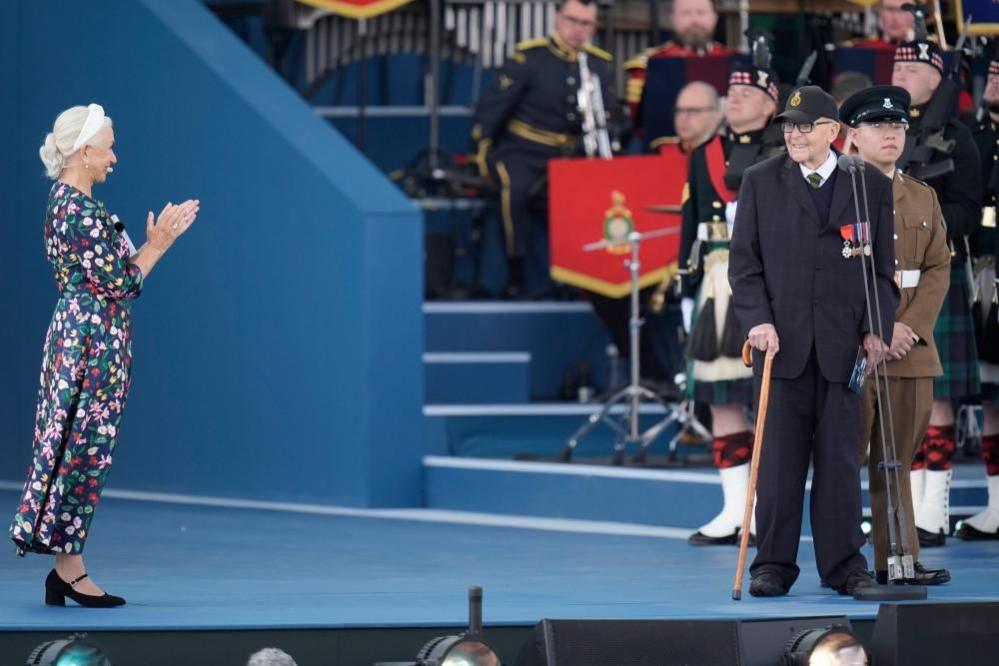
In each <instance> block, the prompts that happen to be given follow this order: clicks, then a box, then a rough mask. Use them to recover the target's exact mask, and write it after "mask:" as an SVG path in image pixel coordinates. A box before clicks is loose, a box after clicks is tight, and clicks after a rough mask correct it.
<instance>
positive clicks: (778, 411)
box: [729, 86, 898, 596]
mask: <svg viewBox="0 0 999 666" xmlns="http://www.w3.org/2000/svg"><path fill="white" fill-rule="evenodd" d="M838 117H839V112H838V110H837V108H836V102H835V101H834V100H833V98H832V97H831V96H830V95H829V94H828V93H826V92H825V91H823V90H822V89H821V88H818V87H816V86H805V87H802V88H799V89H798V90H796V91H794V93H792V94H791V96H790V97H789V98H788V101H787V105H786V107H785V110H784V112H783V113H782V114H780V115H779V116H778V117H777V119H778V121H779V122H781V125H782V129H783V132H784V140H785V143H786V144H787V155H786V156H777V157H774V158H771V159H769V160H766V161H765V162H761V163H760V164H757V165H755V166H753V167H750V168H749V169H748V170H747V171H746V173H745V175H744V176H743V180H742V187H741V189H740V191H739V208H738V210H737V211H736V217H735V225H734V226H735V229H734V232H733V237H732V245H731V256H730V264H729V280H730V282H731V285H732V302H733V304H734V307H735V311H736V314H737V315H738V317H739V321H740V323H741V324H742V327H743V330H744V331H745V332H746V334H747V337H748V338H749V342H750V344H751V345H752V347H753V348H754V353H753V355H754V364H753V365H754V369H755V372H756V375H757V376H756V391H757V393H759V389H760V376H759V373H760V368H762V366H763V363H762V360H763V354H768V355H772V356H773V357H774V359H773V375H772V377H773V381H772V385H771V392H770V409H769V414H768V416H767V418H768V423H767V430H766V441H765V442H764V445H763V450H762V453H761V459H760V474H759V483H758V485H757V496H758V500H759V501H758V504H757V509H756V529H757V533H756V538H757V555H756V559H755V560H754V561H753V564H752V566H751V567H750V573H751V575H752V583H751V584H750V588H749V591H750V594H752V595H754V596H781V595H785V594H787V592H788V591H789V590H790V588H791V586H792V585H793V584H794V582H795V580H796V579H797V577H798V573H799V569H798V566H797V564H796V560H797V556H798V543H799V540H800V537H801V515H802V508H803V506H802V505H803V500H804V493H805V481H806V477H807V475H808V463H809V459H812V461H813V465H814V474H813V478H812V495H811V519H812V534H813V536H814V540H815V560H816V564H817V565H818V570H819V575H820V576H821V578H822V580H823V581H825V582H826V583H827V584H828V585H829V586H830V587H832V588H833V589H835V590H836V591H838V592H839V593H840V594H850V595H852V594H853V593H854V592H855V591H856V590H857V589H859V588H861V587H868V586H873V585H876V584H877V582H876V580H875V578H874V576H873V575H872V574H871V573H870V572H869V571H868V570H867V561H866V560H865V559H864V556H863V555H862V554H861V553H860V548H861V546H862V545H863V543H864V535H863V533H862V532H861V530H860V516H861V514H860V511H861V503H860V465H859V461H858V460H857V448H856V447H857V444H856V443H857V441H858V440H859V439H860V431H861V427H862V423H863V421H862V417H861V410H860V398H859V396H858V394H857V393H856V392H854V390H851V388H850V378H851V375H852V374H853V371H854V368H855V365H856V361H857V359H858V358H859V357H862V356H863V354H864V353H866V357H867V361H868V369H869V370H870V369H871V368H873V365H874V364H875V363H877V362H879V361H880V360H881V357H882V355H883V354H884V353H885V352H886V351H887V349H888V347H887V345H886V342H889V341H890V335H891V331H892V327H893V325H894V312H895V308H896V306H897V305H898V293H897V289H896V288H895V284H894V281H893V276H894V259H895V255H894V251H895V249H894V244H893V241H892V232H893V218H892V198H891V196H892V195H891V185H890V181H889V180H888V178H887V177H885V176H884V175H883V174H881V173H880V172H878V171H877V169H874V168H871V169H869V170H867V173H866V176H865V178H866V182H867V190H868V194H869V201H870V216H871V220H870V226H869V234H864V235H866V236H867V237H868V239H869V240H870V243H869V245H868V251H869V252H870V253H871V254H872V255H873V261H874V264H875V272H874V275H873V276H870V275H869V276H868V282H871V283H872V288H873V289H877V291H878V296H879V299H878V300H879V302H880V311H877V310H875V311H874V313H873V316H874V317H875V318H878V319H880V324H879V323H878V322H877V321H874V322H872V321H869V319H868V317H867V294H866V293H865V290H866V287H865V279H864V273H863V272H862V263H861V262H862V261H865V262H866V261H867V259H866V258H865V257H866V252H865V251H864V249H863V248H862V247H861V245H862V244H861V243H860V241H861V240H863V239H861V238H859V236H860V235H861V234H856V233H855V232H856V226H855V223H856V222H857V219H856V213H855V207H854V197H853V193H852V187H851V183H850V177H849V176H848V175H847V174H846V173H839V170H838V169H837V157H838V154H837V153H836V152H835V151H834V150H832V148H831V146H832V143H833V141H834V140H835V139H836V137H837V135H838V134H839V122H838V120H837V118H838ZM873 300H874V299H873V296H872V297H871V301H872V302H873ZM872 307H873V305H872ZM882 331H883V332H884V336H885V337H886V338H888V339H887V340H882V339H881V338H880V337H879V335H878V334H879V333H880V332H882ZM858 350H863V351H862V352H861V353H859V354H858Z"/></svg>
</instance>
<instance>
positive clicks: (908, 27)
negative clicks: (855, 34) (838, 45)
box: [851, 0, 915, 50]
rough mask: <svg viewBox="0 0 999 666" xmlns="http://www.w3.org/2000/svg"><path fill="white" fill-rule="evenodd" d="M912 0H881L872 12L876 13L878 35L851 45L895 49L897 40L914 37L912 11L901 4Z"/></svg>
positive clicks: (906, 39)
mask: <svg viewBox="0 0 999 666" xmlns="http://www.w3.org/2000/svg"><path fill="white" fill-rule="evenodd" d="M911 1H912V0H881V1H880V2H878V4H877V6H876V7H875V9H874V12H875V13H876V14H877V15H878V35H877V36H876V37H872V38H870V39H860V40H857V41H855V42H852V43H851V46H856V47H860V48H867V49H890V50H895V47H896V46H897V45H898V43H899V42H904V41H908V40H910V39H912V38H913V37H915V34H914V17H913V15H912V12H909V11H906V10H905V9H902V5H905V4H908V3H910V2H911Z"/></svg>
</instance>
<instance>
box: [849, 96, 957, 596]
mask: <svg viewBox="0 0 999 666" xmlns="http://www.w3.org/2000/svg"><path fill="white" fill-rule="evenodd" d="M909 101H910V98H909V93H907V92H906V91H905V90H904V89H902V88H898V87H896V86H875V87H872V88H868V89H866V90H863V91H861V92H858V93H856V94H854V95H852V96H851V97H850V98H849V99H847V100H846V101H845V102H844V103H843V106H842V107H841V108H840V119H841V120H842V121H843V123H845V124H846V125H847V127H849V130H848V133H849V140H850V143H851V144H852V145H854V146H856V148H857V153H858V154H859V155H860V157H861V158H863V160H864V161H865V162H869V163H871V164H872V165H873V166H875V167H877V168H878V170H879V171H881V172H882V173H884V174H885V175H886V176H888V178H890V179H891V181H892V199H893V202H894V210H895V216H894V217H895V232H894V240H895V258H896V260H897V261H896V265H895V284H896V285H897V286H898V288H899V290H900V292H901V298H900V302H899V306H898V309H897V310H896V311H895V327H894V331H893V334H892V337H891V348H890V350H889V352H888V358H889V361H888V363H887V366H886V367H887V375H888V380H887V382H886V383H887V386H888V395H882V396H881V402H880V404H879V401H878V400H877V395H876V394H875V390H876V388H877V383H876V382H874V381H873V380H872V381H868V382H866V383H865V386H864V393H863V395H862V403H861V404H862V408H863V415H864V429H863V430H862V431H861V437H860V459H861V461H863V459H864V456H865V455H867V454H868V448H869V449H870V455H869V457H868V472H869V478H870V494H871V519H872V520H871V522H872V523H873V530H872V534H873V541H874V569H875V571H876V573H877V576H878V578H879V582H881V583H885V582H886V581H887V579H888V564H887V562H888V556H889V554H891V555H902V554H905V555H912V556H913V560H914V564H915V567H914V568H915V572H914V575H913V578H912V579H911V582H913V583H918V584H921V585H938V584H940V583H945V582H947V581H948V580H950V574H949V573H948V572H947V571H946V570H945V569H927V568H926V567H924V566H923V565H922V564H921V563H920V562H919V538H918V536H917V535H916V524H915V520H914V517H913V513H912V491H911V488H910V483H909V477H910V467H911V465H912V459H913V458H914V457H915V455H916V450H917V449H918V448H919V446H920V445H921V444H922V441H923V433H925V432H926V426H927V424H928V423H929V421H930V411H931V409H932V407H933V377H939V376H940V375H942V374H943V368H942V367H941V366H940V357H939V356H938V354H937V348H936V344H935V343H934V340H933V327H934V324H935V323H936V320H937V316H938V315H939V314H940V307H941V306H942V305H943V300H944V295H945V294H946V293H947V288H948V287H949V286H950V249H949V248H948V247H947V230H946V228H945V227H944V224H943V216H942V214H941V212H940V203H939V202H938V201H937V195H936V192H934V191H933V188H932V187H930V186H929V185H927V184H926V183H924V182H922V181H920V180H916V179H915V178H912V177H911V176H905V175H903V174H902V173H901V172H900V171H899V170H898V169H897V168H896V166H895V163H896V161H897V160H898V158H899V157H900V156H901V155H902V149H903V147H904V146H905V129H906V126H907V125H908V120H907V119H908V115H909ZM889 406H890V410H889ZM879 407H880V409H881V410H882V411H881V413H880V414H879V413H878V410H879ZM889 416H890V418H891V421H890V424H889V421H888V419H889ZM889 425H890V427H889ZM882 426H883V427H884V442H882V430H881V428H882ZM892 434H894V438H895V439H894V449H895V451H894V456H895V457H897V459H898V462H899V463H900V465H901V466H900V467H899V469H898V474H897V476H896V477H895V478H896V479H897V482H898V486H897V487H898V495H897V496H895V497H894V498H893V500H894V501H893V504H895V506H894V507H893V508H894V515H893V516H891V518H890V520H893V521H895V531H896V534H900V535H901V534H903V532H904V541H903V540H902V537H899V539H900V542H901V543H903V544H904V545H905V546H906V548H905V552H904V553H901V552H891V553H889V544H888V525H887V521H888V520H889V517H888V509H887V483H886V478H885V475H886V471H885V469H884V467H883V462H884V451H883V449H882V447H883V446H884V444H886V443H887V444H888V446H889V449H888V452H887V453H888V455H889V456H891V455H892V451H891V448H890V447H891V444H890V441H891V439H890V438H891V435H892ZM893 486H894V480H893Z"/></svg>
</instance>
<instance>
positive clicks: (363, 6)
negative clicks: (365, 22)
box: [298, 0, 413, 19]
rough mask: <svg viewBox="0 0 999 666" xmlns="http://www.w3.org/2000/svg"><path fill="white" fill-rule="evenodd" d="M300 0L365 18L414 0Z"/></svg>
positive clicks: (332, 10) (354, 16) (300, 0)
mask: <svg viewBox="0 0 999 666" xmlns="http://www.w3.org/2000/svg"><path fill="white" fill-rule="evenodd" d="M298 1H299V2H301V3H303V4H306V5H311V6H312V7H318V8H320V9H328V10H329V11H331V12H333V13H334V14H339V15H340V16H349V17H350V18H356V19H364V18H371V17H373V16H378V15H379V14H384V13H385V12H390V11H392V10H393V9H398V8H399V7H402V6H403V5H405V4H408V3H410V2H412V1H413V0H298Z"/></svg>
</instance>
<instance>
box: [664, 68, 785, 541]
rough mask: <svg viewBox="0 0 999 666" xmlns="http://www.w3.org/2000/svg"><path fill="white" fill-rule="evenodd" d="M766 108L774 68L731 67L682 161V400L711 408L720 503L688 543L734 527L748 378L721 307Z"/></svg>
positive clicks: (743, 464)
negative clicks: (714, 112)
mask: <svg viewBox="0 0 999 666" xmlns="http://www.w3.org/2000/svg"><path fill="white" fill-rule="evenodd" d="M776 112H777V79H776V75H775V74H774V72H773V71H772V70H770V69H764V68H760V67H757V66H754V65H744V66H741V67H739V68H737V69H735V70H734V71H733V72H732V74H731V77H730V79H729V87H728V103H727V105H726V110H725V118H726V122H727V129H726V130H725V131H724V132H723V133H722V134H719V135H717V136H715V137H714V138H712V139H711V140H710V141H708V142H707V143H705V144H703V145H701V146H700V147H698V148H697V149H696V150H695V151H694V152H693V153H692V154H691V157H690V172H689V175H688V178H687V186H686V188H685V191H684V202H683V227H682V233H681V238H680V257H681V259H682V260H683V259H685V260H687V275H686V276H685V277H684V292H685V295H686V298H685V299H684V303H683V307H684V309H685V311H686V314H688V316H689V314H693V319H694V323H693V326H692V327H691V326H689V325H688V326H687V328H692V335H691V338H690V345H689V348H688V350H687V355H688V373H687V376H688V382H687V386H688V396H687V397H688V398H690V399H693V400H695V401H696V402H699V403H701V404H706V405H710V407H711V420H712V431H713V432H712V435H713V437H714V439H713V441H712V446H711V448H712V460H713V462H714V464H715V467H717V468H718V472H719V474H720V475H721V481H722V496H723V502H724V503H723V506H722V510H721V512H720V513H719V514H718V515H717V516H716V517H715V518H714V519H712V520H711V522H709V523H707V524H706V525H703V526H702V527H701V528H700V529H698V530H697V532H695V533H694V534H692V535H691V536H690V539H689V542H690V544H691V545H694V546H708V545H722V544H734V543H735V542H736V539H737V534H738V527H739V526H740V525H741V524H742V514H743V510H744V507H745V502H746V488H747V485H748V483H749V459H750V457H751V455H752V450H753V433H752V431H751V429H750V426H749V423H748V421H747V420H746V415H745V409H746V407H747V406H748V405H749V404H750V403H751V402H752V399H753V384H752V372H751V371H750V370H748V369H747V368H746V367H745V366H744V365H743V363H742V341H743V336H742V333H741V331H740V330H739V326H738V322H737V321H736V319H735V316H734V313H733V312H732V311H731V308H730V307H729V294H730V292H731V290H730V288H729V284H728V255H729V240H730V238H731V234H730V231H731V228H732V223H733V222H734V220H735V211H736V208H737V206H736V199H737V195H738V192H739V185H740V183H741V180H742V173H743V171H745V169H746V168H748V167H749V166H750V165H752V164H754V163H756V162H759V161H762V160H764V159H766V158H768V157H771V156H773V155H775V154H777V153H779V152H781V151H782V150H783V145H782V143H783V142H782V141H780V138H781V137H780V135H779V134H778V133H777V132H778V128H777V127H775V126H770V121H771V119H772V118H773V117H774V114H776ZM768 128H769V129H768ZM694 296H697V298H696V308H695V303H694Z"/></svg>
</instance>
